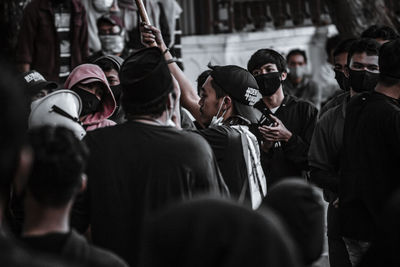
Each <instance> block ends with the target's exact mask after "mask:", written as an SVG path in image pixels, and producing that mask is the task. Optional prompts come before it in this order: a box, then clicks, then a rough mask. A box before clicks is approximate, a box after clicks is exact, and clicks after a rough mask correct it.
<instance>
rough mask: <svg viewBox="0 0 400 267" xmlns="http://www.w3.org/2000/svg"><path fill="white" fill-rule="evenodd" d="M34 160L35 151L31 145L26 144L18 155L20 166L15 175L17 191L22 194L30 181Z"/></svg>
mask: <svg viewBox="0 0 400 267" xmlns="http://www.w3.org/2000/svg"><path fill="white" fill-rule="evenodd" d="M32 162H33V151H32V149H31V148H30V147H29V146H24V147H23V148H22V149H21V151H20V153H19V157H18V166H17V170H16V172H15V176H14V181H13V182H14V189H15V193H16V194H17V195H18V196H20V195H21V194H22V192H23V191H24V189H25V186H26V184H27V182H28V178H29V174H30V171H31V165H32Z"/></svg>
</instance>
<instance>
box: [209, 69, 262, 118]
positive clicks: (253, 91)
mask: <svg viewBox="0 0 400 267" xmlns="http://www.w3.org/2000/svg"><path fill="white" fill-rule="evenodd" d="M211 69H212V72H211V73H210V76H211V77H212V78H213V80H214V82H215V83H216V84H217V85H218V86H219V87H221V89H222V90H224V92H225V93H226V94H228V95H229V96H230V97H231V98H232V100H233V103H234V108H235V110H236V112H237V113H238V114H237V115H240V116H242V117H244V118H246V119H247V120H249V121H250V122H253V123H256V122H257V121H258V117H259V116H258V112H257V111H256V109H254V108H253V105H254V104H255V103H256V102H257V100H258V98H259V97H258V85H257V82H256V80H255V79H254V77H253V75H251V73H250V72H248V71H247V70H246V69H244V68H241V67H239V66H234V65H228V66H213V67H211Z"/></svg>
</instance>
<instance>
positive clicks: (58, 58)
mask: <svg viewBox="0 0 400 267" xmlns="http://www.w3.org/2000/svg"><path fill="white" fill-rule="evenodd" d="M121 2H122V6H118V5H116V3H115V2H114V1H97V0H93V1H85V0H83V1H82V3H81V2H80V1H77V0H65V1H64V0H57V1H49V0H33V1H32V2H31V3H30V4H28V6H27V7H26V10H25V15H24V20H23V22H22V26H21V33H20V38H19V43H18V48H17V56H16V69H18V70H19V71H20V72H21V73H19V74H16V73H14V72H13V71H12V70H10V69H9V67H8V65H6V64H4V63H2V64H1V65H0V70H1V71H0V73H1V75H0V101H1V105H0V109H1V113H2V114H3V121H2V125H3V127H2V131H0V136H1V138H0V140H1V143H0V177H1V179H0V230H1V233H0V248H1V250H2V253H1V254H0V264H1V265H2V266H3V265H4V266H149V267H150V266H151V267H155V266H219V267H222V266H277V267H278V266H282V267H285V266H288V267H289V266H290V267H294V266H299V267H300V266H312V265H313V264H314V263H315V262H316V261H318V260H319V259H320V258H321V255H322V252H323V250H324V239H325V235H327V239H328V251H329V263H330V266H332V267H339V266H340V267H343V266H345V267H347V266H349V267H351V266H362V267H363V266H400V259H399V257H398V255H397V250H398V249H399V248H400V241H399V234H398V233H399V230H398V229H399V228H400V221H399V220H398V218H399V205H398V203H399V199H400V191H398V190H399V189H400V182H398V179H397V178H396V177H397V175H398V174H399V173H400V169H399V168H400V167H399V166H400V165H399V164H398V162H399V160H400V103H399V99H400V39H399V36H398V35H397V34H396V32H395V31H394V30H393V29H391V28H389V27H387V26H372V27H370V28H368V29H367V30H366V31H365V32H364V33H363V34H362V36H360V37H359V38H353V39H345V40H341V41H340V42H339V43H337V45H335V46H334V47H333V48H332V51H331V52H332V53H331V56H332V61H333V62H332V63H333V69H334V72H335V79H336V80H337V91H339V90H340V93H338V92H337V91H335V92H331V93H332V94H331V95H332V96H331V98H330V100H329V101H326V102H324V103H323V102H322V101H321V90H320V89H319V87H318V85H317V84H316V83H315V82H314V81H313V80H312V78H311V76H310V73H309V72H308V67H307V55H306V53H305V51H303V50H300V49H294V50H292V51H290V52H289V53H288V55H287V56H286V57H284V56H283V55H281V54H280V53H279V52H278V51H276V50H273V49H270V48H260V49H259V50H257V51H256V52H255V53H254V54H253V55H252V56H251V57H250V58H249V60H248V64H247V69H245V68H242V67H240V66H235V65H225V66H217V65H209V66H208V70H206V71H204V72H203V73H201V74H200V73H199V77H198V79H197V85H198V86H197V88H193V86H192V81H190V80H189V79H188V78H187V77H186V76H185V73H184V72H183V71H182V69H181V68H180V66H179V65H178V63H179V62H177V60H176V58H175V57H174V56H173V55H172V54H171V51H170V48H169V44H170V41H168V42H166V41H165V38H166V36H167V35H166V34H163V33H162V32H161V31H162V30H164V29H162V30H160V27H157V26H160V25H156V26H151V25H148V24H144V23H142V24H140V26H138V30H139V38H140V40H141V45H142V46H143V47H142V48H135V49H129V48H128V46H127V45H128V42H134V41H133V40H129V41H127V39H126V38H125V37H126V36H128V35H131V38H132V36H133V35H132V34H129V31H127V29H126V27H125V24H126V23H127V21H129V19H127V18H128V17H129V16H128V15H129V14H130V13H129V12H131V13H132V12H133V11H132V9H129V8H128V7H127V6H124V5H123V3H124V2H129V1H121ZM148 3H150V4H151V3H152V1H148ZM128 6H129V5H128ZM121 7H122V10H123V11H122V12H121V10H119V8H121ZM158 8H159V9H157V8H156V7H153V12H150V15H152V16H153V17H157V14H158V15H159V16H161V17H162V16H165V11H162V6H158ZM116 10H117V11H118V12H117V11H116ZM155 10H158V13H157V12H155ZM160 10H161V12H160ZM86 12H88V13H86ZM121 14H122V15H121ZM163 14H164V15H163ZM50 15H51V16H50ZM131 23H133V22H132V21H131ZM137 25H138V24H137ZM161 28H162V27H161ZM136 41H137V40H136ZM89 48H90V49H89ZM321 189H322V190H323V197H322V194H320V190H321ZM323 201H326V202H328V203H329V204H328V210H327V213H326V211H325V209H324V205H323ZM325 220H327V231H326V229H325V228H326V227H325Z"/></svg>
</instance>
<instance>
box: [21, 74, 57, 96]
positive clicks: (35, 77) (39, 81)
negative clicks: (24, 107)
mask: <svg viewBox="0 0 400 267" xmlns="http://www.w3.org/2000/svg"><path fill="white" fill-rule="evenodd" d="M22 80H23V82H24V84H25V85H26V87H27V88H28V90H29V92H28V93H29V95H30V96H34V95H36V94H37V93H39V92H40V90H43V89H47V90H54V89H56V88H57V87H58V84H57V83H55V82H50V81H47V80H46V79H45V78H44V77H43V76H42V74H40V73H39V72H37V71H36V70H31V71H28V72H25V73H23V74H22Z"/></svg>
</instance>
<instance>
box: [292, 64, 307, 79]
mask: <svg viewBox="0 0 400 267" xmlns="http://www.w3.org/2000/svg"><path fill="white" fill-rule="evenodd" d="M289 73H290V76H292V77H293V78H295V79H296V78H303V77H304V75H306V74H307V66H297V67H289Z"/></svg>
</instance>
